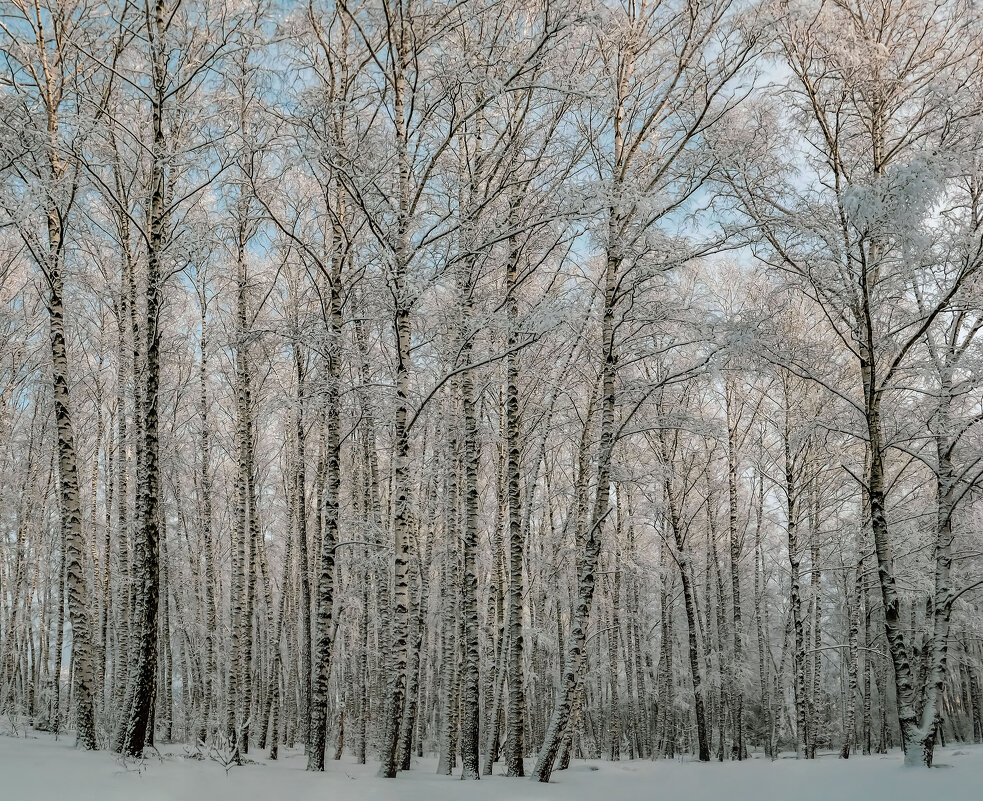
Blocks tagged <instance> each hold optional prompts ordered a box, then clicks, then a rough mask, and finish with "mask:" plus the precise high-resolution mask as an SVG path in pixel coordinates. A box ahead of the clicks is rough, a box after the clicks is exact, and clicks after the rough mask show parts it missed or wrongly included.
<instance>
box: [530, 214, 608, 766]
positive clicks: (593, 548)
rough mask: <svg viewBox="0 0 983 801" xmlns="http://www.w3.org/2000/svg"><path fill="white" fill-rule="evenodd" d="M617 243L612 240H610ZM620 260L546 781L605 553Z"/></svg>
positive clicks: (545, 755)
mask: <svg viewBox="0 0 983 801" xmlns="http://www.w3.org/2000/svg"><path fill="white" fill-rule="evenodd" d="M609 226H610V231H611V233H612V235H613V234H614V233H616V231H617V230H618V227H619V223H618V218H617V215H616V213H615V211H614V210H613V209H612V210H611V211H610V223H609ZM612 241H613V240H612ZM620 267H621V258H620V257H619V256H617V255H615V254H614V253H613V252H609V253H608V257H607V261H606V264H605V281H604V313H603V318H602V324H601V346H602V350H603V353H604V366H603V369H602V372H601V430H600V443H599V444H600V452H599V454H598V463H597V486H596V489H595V493H596V494H595V496H594V509H593V512H592V514H591V520H590V523H589V525H588V528H587V531H586V532H585V537H584V542H583V558H582V560H581V564H580V571H579V575H578V588H577V589H578V597H577V605H576V607H575V609H574V614H573V620H572V625H571V626H570V634H569V636H568V638H567V653H566V657H565V659H564V663H563V675H562V678H561V680H560V685H559V687H558V692H557V696H556V702H555V705H554V707H553V714H552V717H551V718H550V723H549V728H548V729H547V731H546V738H545V740H544V742H543V746H542V748H541V749H540V751H539V756H538V757H537V759H536V767H535V768H534V769H533V778H534V779H536V780H537V781H541V782H548V781H549V780H550V774H551V773H552V772H553V763H554V761H555V760H556V755H557V752H558V751H559V748H560V743H561V740H562V738H563V734H564V731H565V730H566V728H567V726H568V724H569V722H570V715H571V711H572V706H573V699H574V693H575V690H576V687H577V674H578V671H579V667H580V663H581V658H582V656H583V653H584V643H585V641H586V637H587V624H588V621H589V618H590V610H591V604H592V603H593V600H594V588H595V585H596V573H597V564H598V560H599V558H600V554H601V528H602V526H603V525H604V520H605V518H606V517H607V516H608V510H609V506H610V497H609V496H610V487H611V459H612V455H613V452H614V444H615V420H614V413H615V378H616V375H617V362H618V356H617V349H616V346H615V321H614V313H615V306H616V305H617V281H618V275H619V273H620Z"/></svg>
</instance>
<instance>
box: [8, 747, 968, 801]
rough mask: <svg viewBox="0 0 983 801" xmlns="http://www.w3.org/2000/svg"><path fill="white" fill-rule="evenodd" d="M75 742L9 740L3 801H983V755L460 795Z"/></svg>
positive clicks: (784, 764) (417, 785)
mask: <svg viewBox="0 0 983 801" xmlns="http://www.w3.org/2000/svg"><path fill="white" fill-rule="evenodd" d="M72 742H73V740H72V737H71V735H69V736H68V737H62V738H61V739H60V740H59V741H57V742H56V741H55V740H54V739H53V738H52V737H51V736H50V735H46V734H35V733H29V734H28V735H27V736H22V737H14V736H0V798H2V799H5V801H56V800H57V801H65V800H66V799H68V800H70V801H199V800H200V801H281V799H282V801H315V799H316V801H491V800H492V799H496V800H502V801H506V800H507V801H771V799H775V800H776V801H779V800H781V801H785V799H788V801H881V800H882V799H883V801H908V800H909V799H910V801H980V799H981V798H983V747H980V746H962V747H953V748H946V749H942V751H941V752H940V753H939V755H938V760H937V761H938V763H939V766H938V767H937V768H935V769H933V770H931V771H926V770H917V769H906V768H904V767H902V765H901V757H900V755H899V754H891V755H889V756H885V757H853V758H851V759H850V760H849V761H848V762H844V761H842V760H839V759H836V758H835V756H833V755H829V756H824V757H822V758H821V759H818V760H816V761H814V762H804V761H803V762H798V761H796V760H794V759H783V760H779V761H777V762H768V761H766V760H763V759H754V760H751V761H748V762H744V763H730V762H728V763H723V764H718V763H711V764H709V765H699V764H695V763H692V762H664V761H660V762H649V761H634V762H619V763H610V762H575V763H574V765H572V766H571V769H570V770H567V771H562V772H557V773H554V779H553V781H552V782H551V783H550V784H549V785H542V784H537V783H534V782H531V781H529V780H528V779H506V778H503V777H500V776H493V777H490V778H489V777H486V778H484V779H482V780H481V781H480V782H474V783H469V784H467V785H465V784H463V783H462V782H461V781H460V780H459V779H458V778H457V777H456V776H455V777H446V776H436V775H434V762H432V761H430V760H421V761H420V762H419V764H417V765H416V766H415V769H414V770H412V771H410V772H409V773H405V774H400V776H399V778H398V779H395V780H389V781H387V780H384V779H379V778H377V777H376V776H375V766H374V765H372V764H369V765H354V764H352V763H350V762H348V761H346V760H342V761H340V762H333V761H332V762H329V764H328V770H327V772H326V773H324V774H320V775H315V774H310V773H306V772H305V771H304V764H305V762H304V758H303V756H302V755H300V754H299V753H296V752H288V753H286V754H284V755H283V757H282V759H281V760H280V761H278V762H273V763H271V762H266V761H265V760H258V761H257V763H256V764H250V765H245V766H243V767H240V768H233V769H231V770H229V771H228V772H226V770H225V769H224V768H223V767H222V765H220V764H218V763H217V762H215V761H211V760H196V759H189V758H187V756H186V755H185V754H186V751H185V749H183V748H182V747H181V746H167V747H165V748H163V749H162V753H161V755H160V756H159V757H158V756H152V757H149V758H147V759H145V760H144V761H143V762H141V763H129V764H127V763H123V762H122V761H120V760H119V759H118V758H116V757H114V756H113V755H112V754H109V753H106V752H97V753H84V752H81V751H77V750H75V749H74V748H73V746H72Z"/></svg>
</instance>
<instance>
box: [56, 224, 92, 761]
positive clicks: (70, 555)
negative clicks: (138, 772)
mask: <svg viewBox="0 0 983 801" xmlns="http://www.w3.org/2000/svg"><path fill="white" fill-rule="evenodd" d="M48 235H49V245H50V249H51V253H52V258H51V262H50V264H49V265H48V280H49V283H50V292H49V294H48V316H49V318H50V334H51V362H52V368H53V369H52V373H53V376H54V407H55V423H56V427H57V431H58V506H59V509H60V511H61V525H62V532H63V543H64V554H63V556H62V558H63V559H64V560H65V589H66V591H67V596H68V616H69V619H70V620H71V623H72V661H73V662H74V670H73V672H72V675H73V680H74V687H73V689H72V697H73V698H74V700H75V725H76V736H77V739H78V744H79V745H80V746H81V747H82V748H86V749H89V750H91V749H94V748H95V747H96V730H95V712H94V707H93V694H92V693H93V690H92V686H93V678H94V677H93V664H92V656H93V654H92V630H91V628H90V622H89V612H88V604H89V599H88V593H87V589H86V580H85V571H84V568H83V565H82V562H83V559H84V551H85V540H84V538H83V536H82V509H81V503H80V500H79V476H78V460H77V457H76V453H75V432H74V428H73V425H72V414H71V409H70V405H69V397H68V354H67V352H66V347H65V317H64V306H63V305H62V285H63V281H62V257H63V247H62V240H61V228H60V224H59V220H58V219H57V217H56V216H55V214H54V213H51V214H49V216H48ZM58 680H59V677H58V676H56V677H55V681H58ZM56 714H57V710H56Z"/></svg>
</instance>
